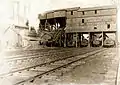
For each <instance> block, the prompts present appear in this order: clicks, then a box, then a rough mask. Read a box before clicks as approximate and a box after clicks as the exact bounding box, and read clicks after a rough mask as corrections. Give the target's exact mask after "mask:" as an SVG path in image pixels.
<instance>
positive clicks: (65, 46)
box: [64, 33, 67, 47]
mask: <svg viewBox="0 0 120 85" xmlns="http://www.w3.org/2000/svg"><path fill="white" fill-rule="evenodd" d="M66 39H67V33H65V39H64V47H66V46H67V45H66V43H67V42H66V41H67V40H66Z"/></svg>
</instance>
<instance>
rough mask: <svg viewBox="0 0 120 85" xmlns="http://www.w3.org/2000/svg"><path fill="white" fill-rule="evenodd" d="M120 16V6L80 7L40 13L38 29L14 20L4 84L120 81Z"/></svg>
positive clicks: (1, 70) (104, 84)
mask: <svg viewBox="0 0 120 85" xmlns="http://www.w3.org/2000/svg"><path fill="white" fill-rule="evenodd" d="M116 17H117V8H116V6H101V7H91V8H80V7H74V8H66V9H58V10H52V11H47V12H45V13H43V14H38V19H39V28H38V29H37V30H36V28H35V27H32V26H31V27H30V26H29V22H27V23H26V24H27V25H26V26H19V25H12V26H9V27H8V28H7V29H5V32H4V36H7V34H9V33H13V34H12V35H13V36H12V38H10V39H8V38H6V37H3V38H4V39H5V41H4V39H3V40H1V42H0V45H1V49H0V56H1V57H0V85H120V83H119V80H120V79H119V56H118V53H119V51H118V48H119V47H118V40H117V28H116ZM7 37H8V36H7ZM11 47H15V50H12V48H11ZM2 49H9V50H3V51H2Z"/></svg>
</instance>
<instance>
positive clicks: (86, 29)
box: [39, 6, 117, 47]
mask: <svg viewBox="0 0 120 85" xmlns="http://www.w3.org/2000/svg"><path fill="white" fill-rule="evenodd" d="M116 15H117V9H116V6H102V7H92V8H80V7H75V8H67V9H60V10H53V11H49V12H45V13H44V14H39V20H40V28H41V30H43V29H44V28H45V27H46V22H47V23H49V25H50V26H51V27H52V26H55V27H56V28H65V39H64V45H65V46H76V47H80V46H81V45H82V43H83V41H84V38H86V40H87V46H93V43H98V42H97V41H99V40H100V41H101V45H100V46H104V44H105V43H104V41H105V40H106V38H108V37H109V39H111V40H113V41H115V43H116V41H117V38H116V36H117V35H116V31H117V28H116V18H117V16H116ZM58 24H59V27H58ZM51 30H53V29H52V28H51ZM106 35H112V36H108V37H106ZM96 36H97V37H96ZM97 38H98V39H97Z"/></svg>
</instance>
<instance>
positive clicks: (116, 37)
mask: <svg viewBox="0 0 120 85" xmlns="http://www.w3.org/2000/svg"><path fill="white" fill-rule="evenodd" d="M117 46H118V36H117V32H115V47H117Z"/></svg>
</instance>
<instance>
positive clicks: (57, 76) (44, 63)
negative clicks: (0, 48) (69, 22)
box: [0, 47, 118, 85]
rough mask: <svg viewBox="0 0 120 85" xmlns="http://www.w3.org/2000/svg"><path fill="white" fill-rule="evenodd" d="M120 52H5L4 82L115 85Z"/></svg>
mask: <svg viewBox="0 0 120 85" xmlns="http://www.w3.org/2000/svg"><path fill="white" fill-rule="evenodd" d="M111 52H112V53H111ZM116 52H117V49H116V48H99V47H96V48H87V47H85V48H46V49H39V50H27V51H24V52H22V51H18V52H7V53H5V54H7V55H5V54H4V53H3V54H1V55H3V56H5V57H3V59H2V62H1V66H2V67H1V72H0V83H1V84H2V85H8V83H9V85H39V84H40V85H49V84H50V85H51V84H52V85H61V84H62V85H64V84H65V85H66V84H69V83H73V84H77V85H78V84H81V85H82V84H85V85H86V84H98V83H101V84H102V83H103V84H105V85H115V82H116V73H117V64H118V61H117V60H116V58H117V55H116ZM16 53H17V54H16ZM113 65H114V66H113ZM98 85H99V84H98Z"/></svg>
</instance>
